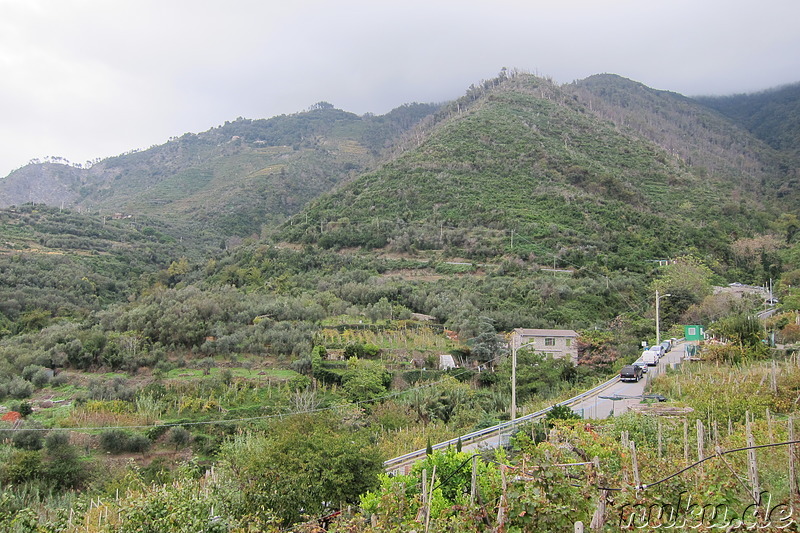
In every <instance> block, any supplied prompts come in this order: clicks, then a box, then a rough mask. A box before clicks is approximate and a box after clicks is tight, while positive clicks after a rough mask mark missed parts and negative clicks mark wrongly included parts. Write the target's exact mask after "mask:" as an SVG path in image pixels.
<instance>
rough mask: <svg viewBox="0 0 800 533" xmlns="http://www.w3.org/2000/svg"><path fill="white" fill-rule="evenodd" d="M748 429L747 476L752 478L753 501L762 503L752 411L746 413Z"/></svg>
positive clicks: (758, 503)
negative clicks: (751, 418)
mask: <svg viewBox="0 0 800 533" xmlns="http://www.w3.org/2000/svg"><path fill="white" fill-rule="evenodd" d="M745 420H746V424H745V425H746V431H747V446H748V447H751V449H749V450H747V478H748V479H749V480H750V487H751V489H750V490H752V496H753V501H754V502H755V503H756V504H757V505H760V504H761V501H760V500H761V486H760V484H759V480H758V464H757V463H756V451H755V450H753V449H752V447H753V446H755V445H756V441H755V439H754V438H753V428H752V425H751V422H750V411H747V412H746V413H745Z"/></svg>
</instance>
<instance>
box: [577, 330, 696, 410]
mask: <svg viewBox="0 0 800 533" xmlns="http://www.w3.org/2000/svg"><path fill="white" fill-rule="evenodd" d="M685 352H686V343H685V342H682V343H679V344H676V345H675V346H673V347H672V350H670V351H669V352H667V353H666V354H665V355H664V357H662V358H661V359H660V360H659V362H658V365H657V366H649V367H647V369H648V370H647V374H645V379H642V380H640V381H639V382H638V383H637V382H628V381H619V382H617V383H615V384H614V385H612V386H610V387H608V388H607V389H605V390H604V391H603V392H601V393H600V394H598V395H596V396H594V397H593V398H587V399H586V400H584V401H582V402H580V403H577V404H575V405H574V406H573V407H572V410H573V411H575V412H576V413H579V414H582V415H583V418H608V416H609V415H610V414H612V413H613V414H614V415H615V416H616V415H621V414H624V413H625V412H626V411H628V409H630V405H632V404H637V403H640V402H641V401H642V399H641V395H642V393H643V392H644V389H645V385H646V384H647V382H648V380H651V379H653V378H654V377H655V376H657V375H658V374H659V373H661V372H666V369H667V367H668V366H669V365H674V364H676V363H680V362H681V360H682V359H683V356H684V354H685ZM608 397H620V398H621V399H618V400H611V399H608Z"/></svg>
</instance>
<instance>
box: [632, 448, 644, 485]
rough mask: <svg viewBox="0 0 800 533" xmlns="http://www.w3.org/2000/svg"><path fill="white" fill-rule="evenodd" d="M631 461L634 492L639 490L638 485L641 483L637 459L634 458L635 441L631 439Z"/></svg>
mask: <svg viewBox="0 0 800 533" xmlns="http://www.w3.org/2000/svg"><path fill="white" fill-rule="evenodd" d="M631 463H632V464H633V482H634V484H635V485H636V492H639V487H641V485H642V483H641V482H640V480H639V461H638V459H637V458H636V443H635V442H633V441H631Z"/></svg>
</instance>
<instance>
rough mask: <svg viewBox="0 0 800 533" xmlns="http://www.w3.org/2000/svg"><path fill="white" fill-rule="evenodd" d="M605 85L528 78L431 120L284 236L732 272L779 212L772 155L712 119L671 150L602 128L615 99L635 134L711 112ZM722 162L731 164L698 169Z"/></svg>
mask: <svg viewBox="0 0 800 533" xmlns="http://www.w3.org/2000/svg"><path fill="white" fill-rule="evenodd" d="M605 80H607V78H600V79H599V80H595V82H597V83H599V82H602V81H605ZM610 81H611V82H612V83H611V86H613V87H617V92H616V93H614V92H612V91H610V89H607V88H598V87H597V86H596V85H597V83H592V82H591V81H589V82H586V84H579V86H578V87H579V88H581V89H582V90H581V91H579V90H578V89H576V88H575V87H571V86H570V87H567V88H561V87H558V86H556V85H554V84H552V83H551V82H549V81H547V80H544V79H540V78H536V77H533V76H530V75H525V74H514V75H511V74H508V75H506V74H504V75H503V76H501V77H500V78H497V79H495V80H492V81H490V82H486V84H485V85H484V86H481V87H479V88H476V87H473V88H471V89H470V91H469V92H468V93H467V95H466V96H465V97H463V98H461V99H460V100H458V101H456V102H453V103H451V104H450V105H449V106H448V107H446V108H445V109H443V110H442V111H440V112H439V113H438V114H437V118H438V119H439V122H438V123H437V125H436V127H435V128H432V129H431V130H429V131H428V134H427V135H425V136H424V138H421V139H420V141H419V146H418V147H416V148H415V149H413V150H410V151H408V152H406V153H404V154H403V155H401V156H400V157H398V158H397V159H395V160H393V161H391V162H389V163H387V164H385V165H382V166H381V167H380V168H379V169H377V170H375V171H373V172H369V173H366V174H364V175H362V176H360V177H359V178H358V179H357V180H354V181H352V182H350V183H347V184H346V185H343V186H342V187H339V188H338V189H337V190H336V191H335V192H334V193H332V194H330V195H326V196H323V197H320V198H319V199H318V200H316V201H314V202H312V203H311V204H310V205H309V207H308V208H307V209H306V210H305V211H304V212H303V213H301V214H299V215H297V216H295V217H294V218H293V219H292V220H291V221H290V222H288V223H286V224H284V227H283V235H284V236H285V238H287V239H289V240H292V241H296V242H300V243H316V244H319V245H320V246H323V247H348V246H362V247H365V248H382V247H386V248H387V249H388V250H390V251H396V252H409V251H413V250H444V253H445V255H451V256H460V255H463V256H465V257H469V258H473V259H476V260H483V259H486V258H489V257H497V256H501V255H505V254H508V255H510V256H515V257H518V258H519V259H522V260H530V261H531V262H532V263H539V264H543V265H550V266H556V267H558V266H561V267H582V266H585V265H590V264H591V265H603V266H607V267H608V268H611V269H612V270H616V269H621V268H627V269H634V270H636V269H637V268H638V267H637V266H636V265H637V264H641V262H642V261H645V260H652V259H658V258H664V257H670V256H675V255H684V254H687V253H695V252H696V251H699V253H701V254H702V255H707V256H709V257H713V258H714V260H715V261H726V260H727V259H728V258H727V256H728V252H727V248H728V247H729V246H730V244H731V239H732V238H735V237H734V236H736V235H750V236H752V235H755V234H760V233H763V232H765V231H768V230H769V227H770V223H771V221H772V220H774V219H775V218H776V216H777V214H778V213H779V211H780V204H779V203H777V202H776V200H777V198H776V186H775V184H776V182H778V181H780V180H779V179H778V178H776V177H775V176H774V175H773V174H771V173H770V172H769V170H768V165H769V164H771V161H772V159H770V158H769V157H768V154H767V155H764V154H763V153H762V152H763V150H762V151H758V150H750V149H749V148H744V146H745V145H746V144H747V142H748V141H749V142H755V143H756V144H757V141H754V140H753V139H752V137H750V136H749V135H748V134H747V132H745V131H743V130H739V129H737V128H736V127H735V126H733V125H732V124H730V123H727V122H725V121H724V120H722V119H717V120H716V122H713V123H710V124H708V125H706V126H700V125H698V126H697V127H696V128H694V129H693V135H695V136H696V137H697V139H688V140H681V141H680V143H678V142H675V146H674V148H673V149H668V148H667V145H669V143H670V142H671V141H672V140H674V139H678V138H681V137H682V134H680V133H679V130H680V127H681V126H680V125H678V126H673V128H676V129H675V130H674V134H669V133H668V132H667V133H662V135H661V136H660V137H659V138H656V137H657V136H655V135H651V136H650V137H653V139H649V138H648V135H643V134H640V133H638V132H637V128H636V127H635V125H634V126H633V127H625V128H622V127H618V126H616V125H615V124H613V123H610V122H609V121H608V120H604V119H601V118H600V117H598V116H597V115H596V114H595V111H594V109H595V107H601V102H600V100H601V99H602V105H603V106H606V107H605V108H606V109H607V113H606V114H608V115H614V112H615V111H614V110H615V109H616V108H617V107H620V106H619V104H614V102H615V98H616V99H618V100H619V99H622V100H624V101H625V102H630V103H629V105H630V109H631V111H630V113H631V114H634V116H636V117H638V119H640V120H642V121H643V123H648V122H650V121H649V119H648V117H649V116H652V115H654V114H657V113H656V112H655V111H654V110H653V107H654V106H656V105H660V106H662V107H663V108H664V109H663V110H662V111H661V112H660V113H661V115H662V118H661V119H660V120H662V121H664V122H665V123H669V122H670V121H671V120H672V121H676V122H677V123H678V124H680V121H681V120H683V119H684V118H685V117H693V116H694V113H695V112H696V111H697V110H698V109H700V110H701V111H702V112H703V113H706V114H708V113H709V112H708V111H705V110H702V108H700V107H699V106H697V105H696V104H692V103H691V102H690V101H688V100H687V99H684V98H683V97H678V96H677V95H671V94H663V95H662V94H656V93H655V92H653V91H649V90H646V89H644V88H642V87H641V86H638V85H635V84H631V83H620V82H618V81H617V80H616V79H615V78H611V79H610ZM592 90H594V91H596V92H597V93H598V94H599V95H600V96H598V97H593V96H590V94H591V91H592ZM630 92H633V93H634V94H635V93H637V92H644V93H645V95H646V96H645V97H643V98H639V99H638V100H637V99H636V98H628V96H627V95H628V93H630ZM579 95H580V97H579ZM615 95H616V96H615ZM592 98H594V100H592ZM592 102H594V103H592ZM606 102H608V103H606ZM615 105H616V107H614V106H615ZM673 108H674V109H673ZM597 112H598V113H599V112H600V111H599V110H598V111H597ZM619 119H620V121H622V122H628V125H629V126H630V122H632V120H627V121H626V119H625V116H624V115H623V116H620V118H619ZM692 120H693V121H694V122H695V123H696V124H700V123H702V120H701V119H695V118H692ZM687 127H688V126H687ZM632 128H633V129H632ZM638 129H641V128H638ZM651 129H652V130H659V131H661V130H662V128H660V127H659V126H657V125H654V126H653V127H652V128H651ZM643 133H646V131H643ZM723 138H724V139H725V141H724V143H725V146H727V148H725V149H722V148H720V149H719V150H718V153H714V152H713V151H710V150H705V149H704V148H703V146H704V145H709V146H716V145H717V144H719V143H720V142H722V141H721V139H723ZM737 139H739V140H738V141H737ZM655 141H658V143H656V142H655ZM739 145H740V146H742V147H743V148H742V150H743V151H744V154H745V156H746V158H745V159H744V160H742V161H741V162H740V161H739V159H740V156H741V154H740V153H739V152H737V149H736V146H739ZM764 150H767V148H766V147H764ZM690 151H691V152H692V153H689V152H690ZM697 153H699V154H702V156H701V155H696V154H697ZM693 154H695V155H693ZM717 159H722V160H727V159H736V160H737V161H736V162H735V163H732V164H728V163H726V164H723V165H717V166H709V167H706V166H704V165H703V163H704V162H706V163H707V162H708V161H711V160H717ZM751 167H752V168H751ZM778 196H780V195H778ZM512 237H513V238H512Z"/></svg>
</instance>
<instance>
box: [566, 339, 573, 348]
mask: <svg viewBox="0 0 800 533" xmlns="http://www.w3.org/2000/svg"><path fill="white" fill-rule="evenodd" d="M566 341H567V348H569V347H570V346H572V339H566Z"/></svg>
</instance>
